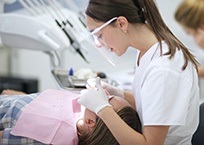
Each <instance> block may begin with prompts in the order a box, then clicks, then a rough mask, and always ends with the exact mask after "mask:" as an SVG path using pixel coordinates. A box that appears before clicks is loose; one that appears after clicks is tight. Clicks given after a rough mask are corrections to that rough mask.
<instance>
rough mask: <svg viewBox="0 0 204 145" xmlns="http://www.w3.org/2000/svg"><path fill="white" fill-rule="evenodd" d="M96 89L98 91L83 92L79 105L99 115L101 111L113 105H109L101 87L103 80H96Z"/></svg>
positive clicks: (88, 90)
mask: <svg viewBox="0 0 204 145" xmlns="http://www.w3.org/2000/svg"><path fill="white" fill-rule="evenodd" d="M95 87H96V89H86V90H82V91H81V93H80V95H79V99H78V103H79V104H81V105H83V106H84V107H86V108H88V109H89V110H91V111H93V112H95V113H96V114H98V112H99V111H100V110H101V109H103V108H104V107H106V106H111V105H110V104H109V101H108V100H109V98H108V96H107V95H106V93H105V92H104V90H103V88H102V86H101V80H100V78H99V77H98V78H96V86H95Z"/></svg>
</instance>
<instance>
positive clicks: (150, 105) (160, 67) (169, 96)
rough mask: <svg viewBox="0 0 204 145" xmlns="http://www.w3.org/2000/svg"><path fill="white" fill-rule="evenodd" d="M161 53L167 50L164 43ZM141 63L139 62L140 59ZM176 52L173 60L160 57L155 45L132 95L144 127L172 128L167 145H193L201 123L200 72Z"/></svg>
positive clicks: (140, 67)
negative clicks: (185, 62)
mask: <svg viewBox="0 0 204 145" xmlns="http://www.w3.org/2000/svg"><path fill="white" fill-rule="evenodd" d="M162 46H163V49H162V53H163V54H164V53H166V52H167V51H168V48H167V47H168V46H167V45H166V44H165V42H162ZM137 62H138V58H137ZM183 64H184V58H183V53H182V51H177V52H176V54H175V56H174V57H173V58H172V59H169V56H168V55H163V56H161V55H160V46H159V44H158V43H157V44H155V45H153V46H152V47H151V48H150V49H149V50H148V51H147V52H146V53H145V55H144V56H143V57H142V58H141V60H140V62H139V65H138V63H137V66H136V74H135V78H134V82H133V94H134V96H135V100H136V101H135V103H136V108H137V111H138V113H139V116H140V119H141V122H142V125H143V126H155V125H159V126H161V125H167V126H170V128H169V131H168V133H167V137H166V140H165V145H191V138H192V135H193V133H194V132H195V131H196V129H197V126H198V122H199V87H198V76H197V72H196V70H195V69H194V67H192V63H191V62H188V66H187V68H186V69H185V70H184V71H182V66H183Z"/></svg>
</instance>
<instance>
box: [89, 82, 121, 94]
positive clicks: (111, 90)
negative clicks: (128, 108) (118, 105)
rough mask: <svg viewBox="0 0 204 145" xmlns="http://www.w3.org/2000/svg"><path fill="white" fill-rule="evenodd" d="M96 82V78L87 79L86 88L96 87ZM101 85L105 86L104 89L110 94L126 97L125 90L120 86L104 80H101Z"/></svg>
mask: <svg viewBox="0 0 204 145" xmlns="http://www.w3.org/2000/svg"><path fill="white" fill-rule="evenodd" d="M95 84H96V79H93V78H92V79H88V80H87V85H86V88H87V89H91V88H95ZM101 86H102V87H103V89H105V90H106V91H107V92H108V93H109V94H110V95H114V96H118V97H121V98H124V90H123V89H122V88H118V87H115V86H112V85H110V84H108V83H106V82H104V81H101Z"/></svg>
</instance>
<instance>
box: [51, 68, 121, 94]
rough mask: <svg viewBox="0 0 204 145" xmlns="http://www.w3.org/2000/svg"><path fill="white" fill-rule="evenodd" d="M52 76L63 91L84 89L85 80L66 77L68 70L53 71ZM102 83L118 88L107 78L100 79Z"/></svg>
mask: <svg viewBox="0 0 204 145" xmlns="http://www.w3.org/2000/svg"><path fill="white" fill-rule="evenodd" d="M51 72H52V75H53V76H54V78H55V79H56V81H57V83H58V85H59V86H60V87H61V88H62V89H65V90H76V89H83V88H85V87H86V81H87V80H86V79H76V78H73V77H72V76H69V75H68V70H63V69H53V70H52V71H51ZM101 80H102V81H104V82H107V83H109V84H111V85H114V86H118V83H117V82H116V81H114V80H112V79H109V78H103V79H101Z"/></svg>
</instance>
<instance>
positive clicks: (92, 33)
mask: <svg viewBox="0 0 204 145" xmlns="http://www.w3.org/2000/svg"><path fill="white" fill-rule="evenodd" d="M117 18H118V17H114V18H112V19H110V20H109V21H107V22H105V23H104V24H102V25H101V26H99V27H98V28H96V29H94V30H93V31H92V32H91V35H92V36H93V39H94V42H95V44H96V45H97V46H98V47H101V46H102V45H101V43H100V40H99V38H98V36H97V35H95V34H96V33H98V32H99V31H100V30H102V29H103V28H105V27H106V26H108V25H109V24H110V23H112V22H113V21H114V20H117Z"/></svg>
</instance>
